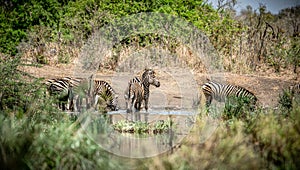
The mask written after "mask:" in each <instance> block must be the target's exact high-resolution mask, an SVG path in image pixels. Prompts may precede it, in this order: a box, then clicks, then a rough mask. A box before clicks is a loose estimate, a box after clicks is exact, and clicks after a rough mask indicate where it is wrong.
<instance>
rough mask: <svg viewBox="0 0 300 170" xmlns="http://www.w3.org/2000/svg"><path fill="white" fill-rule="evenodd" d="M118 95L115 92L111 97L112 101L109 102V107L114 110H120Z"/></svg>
mask: <svg viewBox="0 0 300 170" xmlns="http://www.w3.org/2000/svg"><path fill="white" fill-rule="evenodd" d="M118 97H119V96H118V95H117V94H114V96H113V97H112V98H111V101H110V102H108V103H107V107H108V108H110V110H112V111H117V110H119V108H118Z"/></svg>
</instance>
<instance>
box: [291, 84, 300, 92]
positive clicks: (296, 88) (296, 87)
mask: <svg viewBox="0 0 300 170" xmlns="http://www.w3.org/2000/svg"><path fill="white" fill-rule="evenodd" d="M290 91H291V93H292V95H295V94H300V83H299V84H295V85H292V86H290Z"/></svg>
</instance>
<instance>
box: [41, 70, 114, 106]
mask: <svg viewBox="0 0 300 170" xmlns="http://www.w3.org/2000/svg"><path fill="white" fill-rule="evenodd" d="M92 76H93V75H92ZM92 76H90V77H89V78H88V79H86V78H71V77H63V78H57V79H49V80H47V82H46V83H45V84H46V85H48V91H49V92H50V95H54V94H55V95H59V96H62V97H60V98H59V102H60V103H64V104H65V103H68V108H67V107H66V106H65V105H63V107H61V106H60V105H61V104H60V103H59V108H62V110H65V109H66V108H67V109H68V110H71V111H75V112H76V111H81V109H82V108H81V106H82V103H83V101H82V100H83V98H85V100H86V103H85V104H86V108H87V109H89V108H90V107H95V110H96V107H97V106H96V105H97V103H98V99H99V97H100V96H102V97H104V96H103V95H104V94H106V97H108V98H107V107H109V108H110V109H111V110H118V108H117V95H116V93H115V92H114V90H113V89H112V87H111V86H110V85H109V84H108V83H107V82H105V81H99V80H94V81H92ZM92 83H93V84H92ZM92 86H93V87H92ZM109 97H113V98H112V99H110V98H109ZM93 101H94V104H91V103H92V102H93Z"/></svg>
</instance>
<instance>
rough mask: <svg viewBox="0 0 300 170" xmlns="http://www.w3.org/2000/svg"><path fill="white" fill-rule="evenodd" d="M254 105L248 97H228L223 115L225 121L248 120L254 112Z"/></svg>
mask: <svg viewBox="0 0 300 170" xmlns="http://www.w3.org/2000/svg"><path fill="white" fill-rule="evenodd" d="M254 107H255V106H254V104H253V101H252V100H251V99H249V98H248V97H235V96H231V97H228V98H227V100H226V102H225V108H224V113H223V115H222V117H223V119H224V120H230V119H233V118H236V119H244V120H245V119H246V118H247V116H248V115H249V114H250V113H251V111H253V109H254Z"/></svg>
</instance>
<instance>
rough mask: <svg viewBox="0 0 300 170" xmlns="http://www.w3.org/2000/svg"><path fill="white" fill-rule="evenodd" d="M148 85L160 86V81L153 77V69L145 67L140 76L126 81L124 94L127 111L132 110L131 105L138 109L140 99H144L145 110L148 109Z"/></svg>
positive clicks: (140, 102)
mask: <svg viewBox="0 0 300 170" xmlns="http://www.w3.org/2000/svg"><path fill="white" fill-rule="evenodd" d="M150 85H154V86H155V87H159V86H160V82H159V81H158V80H157V79H156V78H155V71H154V70H152V69H145V70H144V73H143V74H142V77H141V78H139V77H134V78H133V79H131V80H130V81H129V82H128V86H127V88H126V90H125V95H124V98H125V101H126V109H127V113H129V112H132V107H134V108H135V110H140V105H141V104H142V101H144V107H145V110H146V111H148V101H149V95H150ZM141 95H142V96H141ZM140 97H141V99H140ZM140 100H141V101H140Z"/></svg>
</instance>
